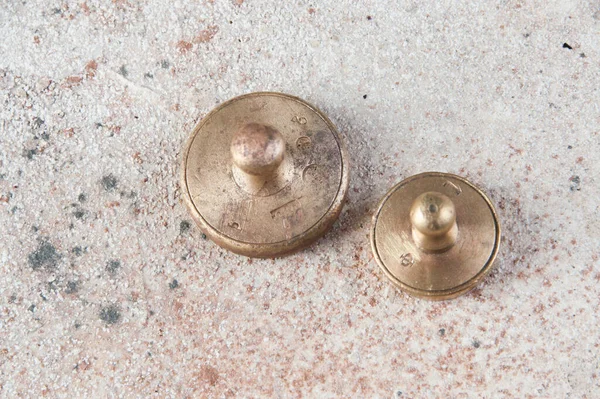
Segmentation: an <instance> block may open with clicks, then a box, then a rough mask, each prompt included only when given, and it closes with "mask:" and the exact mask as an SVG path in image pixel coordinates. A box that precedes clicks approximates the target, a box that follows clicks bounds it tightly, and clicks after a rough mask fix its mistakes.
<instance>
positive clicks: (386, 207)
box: [371, 172, 500, 300]
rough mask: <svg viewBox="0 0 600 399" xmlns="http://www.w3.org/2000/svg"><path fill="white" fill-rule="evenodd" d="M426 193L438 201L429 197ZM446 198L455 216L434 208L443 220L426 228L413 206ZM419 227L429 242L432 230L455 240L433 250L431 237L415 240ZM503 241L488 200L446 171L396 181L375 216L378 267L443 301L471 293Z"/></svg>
mask: <svg viewBox="0 0 600 399" xmlns="http://www.w3.org/2000/svg"><path fill="white" fill-rule="evenodd" d="M423 193H430V194H429V196H430V197H431V196H433V197H437V200H439V201H427V199H426V198H425V199H424V197H423ZM431 193H435V194H434V195H431ZM440 194H441V195H443V196H445V197H447V198H443V197H442V196H441V195H440ZM447 200H449V201H451V202H452V204H453V205H454V209H453V212H452V213H454V215H453V216H448V215H442V217H439V209H436V210H433V209H432V211H435V212H432V213H437V214H438V217H439V219H440V220H442V222H443V223H441V224H442V226H434V228H432V229H427V228H426V227H427V224H426V223H421V221H420V218H419V217H417V215H416V214H415V212H414V209H415V208H417V207H418V205H420V203H422V202H432V203H433V202H437V203H439V204H444V202H446V201H447ZM415 202H416V203H415ZM445 205H446V208H451V207H448V206H447V205H448V204H445ZM438 206H439V205H438ZM411 209H412V210H413V212H412V214H411ZM428 211H429V210H428ZM449 213H450V212H449ZM455 221H456V224H455ZM433 225H436V223H433ZM415 226H417V227H418V228H419V229H420V234H421V235H423V234H424V235H427V234H429V236H428V237H425V238H424V239H425V241H427V240H432V239H433V241H434V242H435V239H434V238H435V237H432V236H434V235H435V234H432V233H435V232H439V231H441V232H442V233H444V234H443V235H441V237H442V238H444V237H451V239H450V240H449V241H447V243H446V244H445V245H444V246H442V247H441V249H440V250H437V251H432V250H429V249H428V248H427V245H428V243H427V242H426V243H425V245H424V243H423V242H422V241H421V240H419V239H415V236H414V233H415V228H414V227H415ZM456 230H458V231H457V232H456ZM422 239H423V238H422ZM448 244H449V245H448ZM499 244H500V224H499V223H498V218H497V216H496V212H495V210H494V207H493V205H492V203H491V202H490V200H489V199H488V198H487V196H486V195H485V194H484V193H483V192H482V191H481V190H479V189H478V188H477V187H475V186H474V185H473V184H471V183H469V182H468V181H467V180H466V179H463V178H461V177H459V176H455V175H451V174H447V173H437V172H429V173H422V174H419V175H416V176H412V177H409V178H408V179H406V180H404V181H402V182H400V183H398V184H397V185H396V186H394V187H393V188H392V189H391V190H390V191H389V192H388V193H387V194H386V195H385V197H384V198H383V200H382V201H381V203H380V205H379V207H378V209H377V211H376V212H375V214H374V216H373V226H372V230H371V246H372V249H373V253H374V256H375V259H376V260H377V262H378V263H379V266H380V267H381V269H382V270H383V272H384V273H385V274H386V275H387V277H389V279H390V280H391V281H392V282H393V283H394V284H395V285H397V286H398V287H400V288H401V289H403V290H404V291H406V292H408V293H409V294H411V295H415V296H418V297H422V298H427V299H433V300H443V299H450V298H454V297H456V296H459V295H462V294H464V293H466V292H468V291H469V290H470V289H471V288H473V287H474V286H475V285H476V284H477V283H478V282H479V281H480V280H481V279H482V278H483V277H484V276H485V275H486V274H487V273H488V272H489V271H490V269H491V267H492V264H493V262H494V258H495V257H496V253H497V252H498V247H499Z"/></svg>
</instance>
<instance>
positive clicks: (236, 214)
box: [182, 93, 349, 258]
mask: <svg viewBox="0 0 600 399" xmlns="http://www.w3.org/2000/svg"><path fill="white" fill-rule="evenodd" d="M347 158H348V157H347V155H346V150H345V146H344V144H343V142H342V139H341V137H340V135H339V133H338V132H337V130H336V129H335V127H334V126H333V124H332V123H331V122H330V121H329V119H327V117H326V116H325V115H324V114H323V113H321V112H320V111H319V110H318V109H317V108H315V107H314V106H312V105H310V104H308V103H306V102H305V101H303V100H301V99H299V98H297V97H293V96H290V95H287V94H281V93H251V94H246V95H243V96H240V97H236V98H233V99H231V100H229V101H227V102H225V103H223V104H221V105H219V106H218V107H217V108H215V109H214V110H213V111H212V112H210V113H209V114H208V115H207V116H206V117H205V118H204V119H203V120H202V121H201V122H200V123H199V124H198V125H197V126H196V128H195V129H194V131H193V132H192V135H191V137H190V140H189V142H188V144H187V147H186V149H185V151H184V153H183V166H182V187H183V190H182V191H183V198H184V201H185V203H186V205H187V207H188V209H189V211H190V213H191V215H192V218H193V219H194V221H195V222H196V223H197V224H198V226H199V227H200V229H201V230H202V231H203V232H204V233H205V234H206V235H207V236H208V237H209V238H211V239H212V240H213V241H214V242H216V243H217V244H219V245H220V246H222V247H223V248H226V249H228V250H230V251H233V252H236V253H238V254H241V255H245V256H250V257H264V258H270V257H278V256H282V255H285V254H288V253H291V252H294V251H296V250H299V249H301V248H303V247H306V246H308V245H309V244H311V243H312V242H314V241H315V240H317V239H318V238H319V237H320V236H322V235H323V234H324V233H325V232H326V231H327V230H328V229H329V228H330V227H331V225H332V224H333V223H334V222H335V220H336V219H337V217H338V215H339V213H340V211H341V209H342V206H343V203H344V199H345V197H346V192H347V190H348V180H349V179H348V178H349V174H348V160H347Z"/></svg>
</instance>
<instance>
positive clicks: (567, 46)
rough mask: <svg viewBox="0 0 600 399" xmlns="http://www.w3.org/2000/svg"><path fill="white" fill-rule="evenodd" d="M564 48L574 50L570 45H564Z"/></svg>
mask: <svg viewBox="0 0 600 399" xmlns="http://www.w3.org/2000/svg"><path fill="white" fill-rule="evenodd" d="M562 46H563V48H566V49H569V50H573V47H571V46H569V43H563V45H562Z"/></svg>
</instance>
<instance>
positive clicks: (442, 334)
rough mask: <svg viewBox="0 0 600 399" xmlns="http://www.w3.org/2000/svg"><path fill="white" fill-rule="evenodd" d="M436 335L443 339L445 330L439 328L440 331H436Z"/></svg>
mask: <svg viewBox="0 0 600 399" xmlns="http://www.w3.org/2000/svg"><path fill="white" fill-rule="evenodd" d="M438 335H439V336H440V337H443V336H444V335H446V329H445V328H440V329H439V330H438Z"/></svg>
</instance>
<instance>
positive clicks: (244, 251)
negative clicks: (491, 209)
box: [180, 91, 350, 258]
mask: <svg viewBox="0 0 600 399" xmlns="http://www.w3.org/2000/svg"><path fill="white" fill-rule="evenodd" d="M257 96H275V97H282V98H286V99H290V100H293V101H296V102H299V103H300V104H302V105H304V106H306V107H307V108H309V109H310V110H311V111H313V112H315V113H316V114H317V115H318V116H319V117H320V118H321V119H322V120H323V121H324V122H325V124H326V125H327V127H328V128H329V130H330V132H331V133H333V136H334V138H335V140H336V142H337V144H338V148H339V150H340V158H341V176H340V184H339V186H338V187H337V193H336V196H335V198H334V200H333V202H332V203H331V205H330V206H329V208H328V209H327V211H326V212H325V213H324V214H323V216H322V217H321V218H320V219H319V220H317V221H316V222H315V223H314V224H313V225H312V226H311V227H309V228H308V229H307V230H305V231H304V232H303V233H302V234H300V235H298V236H296V237H293V238H292V239H290V240H282V241H278V242H275V243H268V244H255V243H248V242H244V241H239V240H235V239H233V238H231V237H228V236H226V235H225V234H223V233H221V232H220V231H218V230H217V229H216V228H214V227H213V226H212V225H210V224H209V223H208V222H207V221H206V220H205V219H204V217H203V216H202V214H201V213H200V212H199V211H198V209H197V208H196V206H195V205H194V203H193V201H192V196H191V193H190V191H189V186H188V184H187V162H188V156H189V153H190V150H191V147H192V144H193V142H194V139H195V138H196V136H197V135H198V133H199V132H200V131H201V129H202V128H203V126H204V124H205V123H206V122H207V121H208V120H209V119H210V117H211V116H212V115H214V114H215V113H217V112H220V111H221V110H222V109H224V108H225V107H227V106H228V105H229V104H231V103H233V102H235V101H239V100H241V99H244V98H247V97H257ZM180 168H181V174H180V184H181V189H182V198H183V202H184V203H185V205H186V208H187V209H188V211H189V213H190V215H191V217H192V219H193V220H194V222H195V223H196V225H197V226H198V227H199V228H200V230H202V232H203V233H204V234H206V236H207V237H208V238H210V239H211V240H212V241H214V242H215V243H216V244H217V245H219V246H220V247H223V248H225V249H227V250H229V251H231V252H234V253H237V254H239V255H244V256H248V257H256V258H276V257H281V256H283V255H288V254H290V253H293V252H296V251H299V250H301V249H303V248H306V247H308V246H309V245H311V244H312V243H314V242H315V241H316V240H318V239H319V238H320V237H322V236H323V235H324V234H325V233H326V232H327V230H329V228H330V227H331V226H332V225H333V224H334V223H335V221H336V220H337V219H338V217H339V214H340V212H341V211H342V208H343V206H344V202H345V200H346V196H347V194H348V188H349V183H350V173H349V172H350V168H349V160H348V153H347V149H346V144H345V142H344V140H343V138H342V136H341V134H340V133H339V131H338V130H337V128H336V127H335V125H334V124H333V123H332V122H331V120H330V119H329V118H328V117H327V116H326V115H325V114H324V113H323V112H322V111H321V110H320V109H319V108H317V107H316V106H314V105H312V104H311V103H309V102H307V101H305V100H303V99H302V98H300V97H296V96H293V95H290V94H286V93H280V92H271V91H259V92H252V93H246V94H242V95H240V96H236V97H233V98H231V99H229V100H227V101H225V102H223V103H221V104H219V105H217V106H216V107H214V108H213V109H212V110H211V111H210V112H209V113H208V114H206V115H205V116H204V117H203V118H202V119H201V120H200V121H199V122H198V123H197V124H196V126H195V127H194V129H193V130H192V133H191V134H190V136H189V137H188V139H187V143H186V145H185V149H184V152H183V154H182V157H181V164H180Z"/></svg>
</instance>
